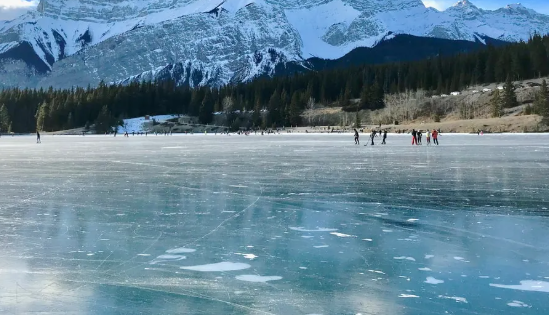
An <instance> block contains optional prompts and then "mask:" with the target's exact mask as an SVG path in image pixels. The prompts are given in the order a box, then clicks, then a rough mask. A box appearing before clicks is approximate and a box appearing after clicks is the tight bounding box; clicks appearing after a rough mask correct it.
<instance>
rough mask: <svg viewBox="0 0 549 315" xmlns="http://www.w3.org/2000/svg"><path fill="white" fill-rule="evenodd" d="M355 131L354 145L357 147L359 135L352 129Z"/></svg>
mask: <svg viewBox="0 0 549 315" xmlns="http://www.w3.org/2000/svg"><path fill="white" fill-rule="evenodd" d="M354 131H355V145H359V144H360V140H359V137H360V136H359V134H358V131H357V130H356V129H354Z"/></svg>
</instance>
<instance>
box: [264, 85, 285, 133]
mask: <svg viewBox="0 0 549 315" xmlns="http://www.w3.org/2000/svg"><path fill="white" fill-rule="evenodd" d="M282 106H283V104H282V101H281V99H280V94H279V93H278V91H276V90H275V91H274V93H273V94H272V95H271V98H270V99H269V107H268V109H267V110H268V112H267V127H272V126H276V125H280V124H281V122H282V121H281V120H282V119H281V118H282V117H280V109H281V108H282Z"/></svg>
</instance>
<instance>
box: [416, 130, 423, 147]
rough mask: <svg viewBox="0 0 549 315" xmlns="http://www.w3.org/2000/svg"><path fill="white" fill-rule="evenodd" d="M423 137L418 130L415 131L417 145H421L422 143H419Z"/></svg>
mask: <svg viewBox="0 0 549 315" xmlns="http://www.w3.org/2000/svg"><path fill="white" fill-rule="evenodd" d="M422 137H423V133H422V132H421V130H418V131H417V144H418V145H422V144H423V143H422V142H421V138H422Z"/></svg>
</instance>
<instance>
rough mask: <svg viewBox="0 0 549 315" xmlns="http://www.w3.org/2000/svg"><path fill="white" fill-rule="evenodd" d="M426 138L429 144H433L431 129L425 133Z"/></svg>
mask: <svg viewBox="0 0 549 315" xmlns="http://www.w3.org/2000/svg"><path fill="white" fill-rule="evenodd" d="M425 139H426V140H427V145H431V132H430V131H429V130H427V133H426V134H425Z"/></svg>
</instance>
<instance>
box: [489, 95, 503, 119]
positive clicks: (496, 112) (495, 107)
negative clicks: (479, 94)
mask: <svg viewBox="0 0 549 315" xmlns="http://www.w3.org/2000/svg"><path fill="white" fill-rule="evenodd" d="M490 107H491V109H492V117H501V116H503V106H502V98H501V93H500V92H499V90H495V91H494V93H493V94H492V99H491V100H490Z"/></svg>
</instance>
